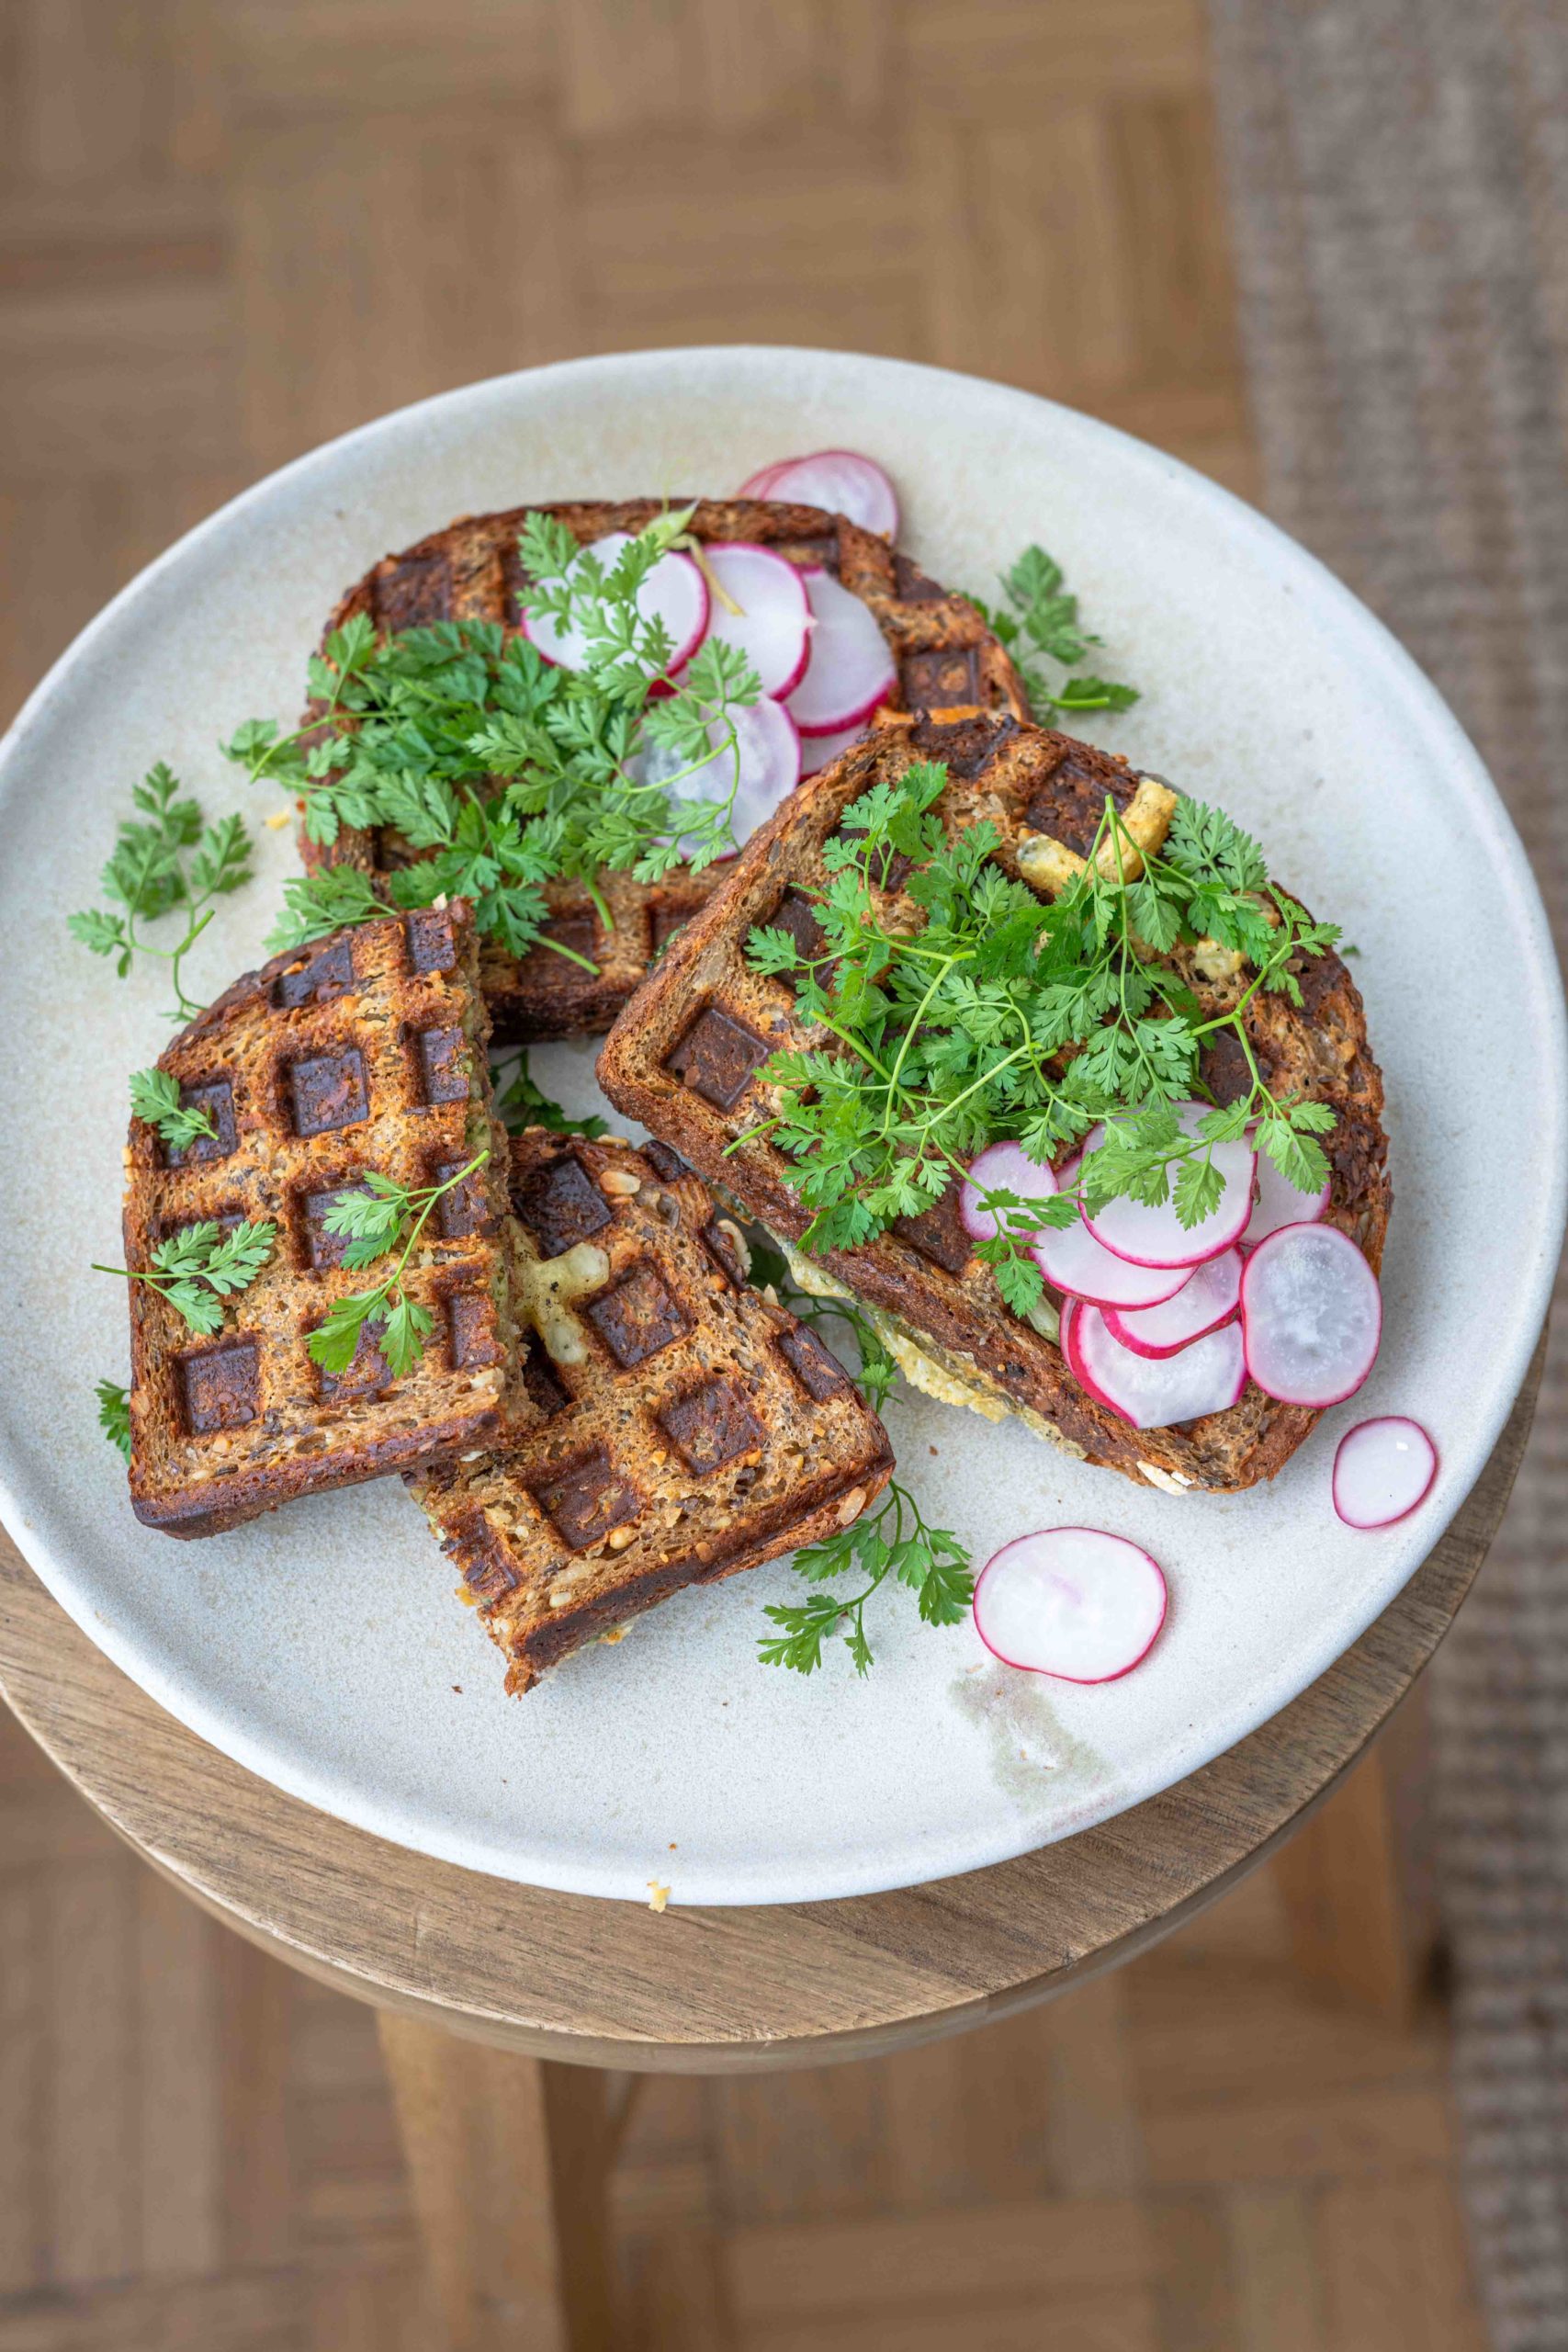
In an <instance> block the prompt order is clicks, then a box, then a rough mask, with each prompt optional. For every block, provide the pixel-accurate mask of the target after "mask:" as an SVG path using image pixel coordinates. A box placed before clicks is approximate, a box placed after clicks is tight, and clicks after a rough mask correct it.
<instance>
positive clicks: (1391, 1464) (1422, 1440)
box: [1333, 1413, 1438, 1530]
mask: <svg viewBox="0 0 1568 2352" xmlns="http://www.w3.org/2000/svg"><path fill="white" fill-rule="evenodd" d="M1437 1475H1438V1449H1437V1447H1436V1446H1435V1445H1434V1444H1433V1442H1432V1440H1431V1438H1430V1436H1429V1435H1428V1433H1427V1430H1424V1429H1423V1428H1422V1426H1421V1424H1420V1422H1419V1421H1412V1420H1407V1419H1405V1418H1404V1415H1403V1414H1398V1413H1391V1414H1387V1415H1384V1416H1383V1417H1382V1419H1378V1420H1371V1421H1358V1422H1357V1424H1356V1426H1355V1428H1354V1429H1353V1430H1346V1432H1345V1434H1344V1436H1343V1437H1342V1438H1341V1439H1340V1441H1339V1445H1338V1450H1337V1453H1336V1454H1335V1456H1334V1483H1333V1495H1334V1508H1335V1510H1336V1511H1337V1513H1338V1516H1339V1517H1340V1518H1341V1519H1342V1520H1343V1521H1344V1522H1345V1524H1346V1526H1347V1527H1355V1528H1359V1529H1369V1530H1370V1529H1372V1528H1377V1527H1394V1526H1397V1524H1398V1522H1399V1521H1401V1520H1402V1519H1408V1518H1409V1516H1410V1514H1411V1512H1412V1511H1413V1510H1416V1508H1417V1507H1418V1505H1420V1504H1421V1503H1424V1502H1425V1501H1426V1499H1427V1496H1428V1495H1429V1494H1430V1493H1431V1491H1432V1481H1433V1480H1434V1478H1436V1476H1437Z"/></svg>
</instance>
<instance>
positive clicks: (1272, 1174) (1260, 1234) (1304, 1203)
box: [1241, 1151, 1330, 1250]
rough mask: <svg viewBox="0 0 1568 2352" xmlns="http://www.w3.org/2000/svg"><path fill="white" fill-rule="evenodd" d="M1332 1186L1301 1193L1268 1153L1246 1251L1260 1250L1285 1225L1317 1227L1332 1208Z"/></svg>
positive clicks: (1261, 1165)
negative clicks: (1329, 1204)
mask: <svg viewBox="0 0 1568 2352" xmlns="http://www.w3.org/2000/svg"><path fill="white" fill-rule="evenodd" d="M1329 1189H1330V1188H1329V1185H1328V1184H1327V1182H1325V1183H1324V1186H1323V1188H1322V1190H1321V1192H1316V1193H1300V1192H1298V1191H1297V1190H1296V1187H1295V1186H1294V1185H1293V1184H1292V1183H1291V1182H1288V1181H1287V1179H1286V1178H1285V1177H1283V1176H1281V1175H1280V1171H1279V1170H1278V1169H1277V1168H1276V1167H1275V1165H1274V1163H1273V1161H1272V1160H1271V1159H1269V1154H1268V1153H1267V1152H1266V1151H1260V1152H1259V1153H1258V1184H1257V1193H1258V1199H1257V1201H1256V1203H1255V1204H1254V1206H1253V1211H1252V1215H1251V1216H1249V1217H1248V1218H1247V1231H1246V1232H1245V1233H1244V1234H1243V1235H1242V1237H1241V1246H1242V1248H1243V1249H1244V1250H1256V1249H1257V1247H1258V1243H1259V1242H1260V1241H1267V1240H1268V1238H1269V1235H1270V1234H1271V1233H1278V1232H1279V1230H1280V1227H1281V1226H1282V1225H1315V1224H1316V1222H1317V1220H1318V1218H1319V1217H1320V1216H1322V1215H1323V1213H1324V1211H1325V1209H1326V1208H1327V1206H1328V1194H1329Z"/></svg>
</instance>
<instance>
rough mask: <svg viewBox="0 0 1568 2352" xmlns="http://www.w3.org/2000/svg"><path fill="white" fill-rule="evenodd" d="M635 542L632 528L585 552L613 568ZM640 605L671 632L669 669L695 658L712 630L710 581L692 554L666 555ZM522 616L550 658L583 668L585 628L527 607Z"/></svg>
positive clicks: (597, 541) (525, 629) (574, 565)
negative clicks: (564, 623)
mask: <svg viewBox="0 0 1568 2352" xmlns="http://www.w3.org/2000/svg"><path fill="white" fill-rule="evenodd" d="M630 540H631V533H630V532H629V531H609V532H607V533H606V534H605V536H604V538H602V539H595V540H594V541H593V543H592V546H591V547H587V548H584V549H583V551H582V552H583V554H584V555H596V556H597V557H598V559H599V560H600V562H601V563H602V564H603V565H604V569H605V571H609V570H610V569H611V567H612V566H613V565H614V563H615V559H616V558H617V556H618V555H619V554H620V552H621V549H622V548H624V547H626V546H627V545H629V543H630ZM577 561H581V558H579V559H578V560H577ZM577 561H574V562H573V563H572V564H571V566H570V571H576V570H577ZM637 611H638V612H639V613H640V614H641V615H642V616H643V618H644V619H645V620H661V621H662V622H663V624H664V626H665V628H666V629H667V630H668V631H669V635H670V642H671V645H672V646H673V647H674V651H673V652H672V653H671V656H670V662H669V668H670V671H671V673H674V672H675V671H677V670H678V669H680V667H681V665H682V662H689V661H690V660H691V658H692V656H693V654H694V652H695V651H696V650H697V647H698V646H699V645H700V644H701V642H702V639H703V636H704V633H705V630H706V628H707V625H708V584H707V582H706V581H705V579H704V578H703V575H702V573H701V572H700V571H698V569H697V567H696V565H695V564H694V562H693V561H692V559H691V557H690V556H689V555H673V554H671V555H661V556H660V559H659V561H658V562H657V563H656V564H655V565H654V567H653V569H652V571H650V572H649V575H648V577H647V579H646V580H645V581H644V582H643V583H642V586H641V587H640V588H639V589H638V590H637ZM520 617H521V627H522V630H523V634H524V636H525V638H526V639H528V642H529V644H530V645H535V646H537V648H538V650H539V651H540V652H541V653H542V654H543V655H544V657H545V659H546V661H547V662H554V663H555V664H556V665H557V666H558V668H560V669H563V670H577V669H581V666H582V662H583V658H584V654H585V652H586V647H585V644H584V641H583V639H582V635H581V631H580V630H578V629H576V628H565V629H563V628H561V626H560V624H559V622H558V621H557V620H556V619H554V618H553V617H552V616H550V615H549V614H547V613H530V612H527V611H525V612H524V613H523V614H522V615H521V616H520Z"/></svg>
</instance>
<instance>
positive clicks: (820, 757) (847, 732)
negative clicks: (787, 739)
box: [800, 719, 868, 776]
mask: <svg viewBox="0 0 1568 2352" xmlns="http://www.w3.org/2000/svg"><path fill="white" fill-rule="evenodd" d="M867 723H868V722H867V721H866V720H865V719H862V721H861V723H860V725H859V726H858V727H840V728H839V729H837V730H836V731H835V732H834V733H833V734H831V735H803V736H802V737H801V739H800V773H801V775H803V776H807V775H821V773H822V771H823V769H824V768H830V767H831V766H832V764H833V762H834V761H835V760H837V759H840V758H842V756H843V754H844V753H845V752H847V751H848V750H849V748H850V746H851V744H852V743H858V742H860V741H862V739H863V736H864V734H865V731H866V727H867Z"/></svg>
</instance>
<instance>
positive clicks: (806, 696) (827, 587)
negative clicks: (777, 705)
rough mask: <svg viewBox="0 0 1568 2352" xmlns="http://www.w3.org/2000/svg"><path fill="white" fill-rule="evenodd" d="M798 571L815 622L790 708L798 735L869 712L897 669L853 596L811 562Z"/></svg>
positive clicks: (831, 730) (853, 723)
mask: <svg viewBox="0 0 1568 2352" xmlns="http://www.w3.org/2000/svg"><path fill="white" fill-rule="evenodd" d="M800 577H801V579H802V580H803V581H804V582H805V584H806V594H807V597H808V599H809V600H810V605H811V611H812V616H813V618H814V619H815V621H816V623H817V626H816V628H814V629H813V630H812V632H811V656H810V659H809V661H808V662H807V665H806V675H805V676H804V677H803V678H802V680H801V681H800V684H798V685H797V686H796V688H795V692H794V693H793V694H792V695H791V696H790V698H789V707H790V711H791V714H792V715H793V717H794V719H795V725H796V726H797V727H798V728H799V729H800V731H801V733H802V734H803V735H836V734H838V732H839V731H840V729H841V728H845V727H858V726H859V725H860V723H861V722H862V720H863V719H866V718H870V717H871V714H872V712H873V711H874V709H875V708H876V706H877V704H878V703H879V702H881V701H882V699H883V697H884V696H885V695H887V694H888V693H890V692H891V690H892V688H893V687H894V685H895V684H897V675H898V673H897V670H896V669H895V667H894V663H893V656H892V654H891V653H890V652H889V650H888V648H887V639H886V638H885V637H884V636H883V634H882V631H881V630H880V629H879V628H877V626H876V622H875V620H874V618H873V616H872V614H871V612H870V609H869V608H868V607H867V606H866V605H863V604H862V603H861V600H860V598H859V597H858V596H852V595H851V594H850V592H849V590H848V589H847V588H844V587H841V586H840V583H839V582H838V581H836V580H835V579H834V578H833V575H832V573H831V572H830V571H822V570H820V569H819V568H818V566H816V565H813V566H812V568H811V569H810V570H809V571H803V572H802V573H801V575H800Z"/></svg>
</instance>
